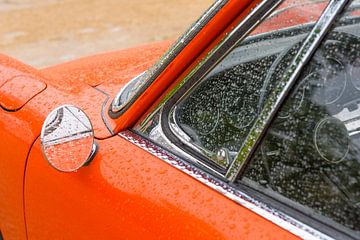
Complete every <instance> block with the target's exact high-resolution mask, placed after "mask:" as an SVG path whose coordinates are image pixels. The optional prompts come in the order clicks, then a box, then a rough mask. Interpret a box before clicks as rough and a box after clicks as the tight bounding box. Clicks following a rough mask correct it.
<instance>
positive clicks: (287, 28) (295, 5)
mask: <svg viewBox="0 0 360 240" xmlns="http://www.w3.org/2000/svg"><path fill="white" fill-rule="evenodd" d="M325 6H326V2H325V1H316V2H315V3H314V1H303V0H302V1H284V3H283V4H282V5H280V6H279V8H278V9H277V10H276V11H275V12H274V13H273V14H272V15H271V16H270V17H268V18H267V19H266V20H265V21H264V22H263V23H262V24H260V25H259V27H257V28H256V29H255V31H253V33H252V34H251V36H250V37H248V38H247V39H246V40H245V41H244V42H243V43H242V44H241V45H240V46H238V47H236V48H235V49H234V50H232V52H231V53H230V54H229V55H228V56H227V57H226V58H225V59H224V60H222V61H221V62H220V64H219V65H218V66H217V67H216V68H215V69H213V71H212V72H211V73H210V74H209V75H208V76H206V78H205V79H204V80H203V81H202V82H200V84H198V85H197V86H196V87H195V88H194V89H193V90H192V91H191V93H189V94H188V95H186V96H185V97H184V98H183V99H182V100H181V101H180V103H179V104H178V105H177V111H176V123H177V124H178V128H179V129H181V131H182V133H181V134H180V135H187V136H188V138H187V139H191V140H190V142H191V143H192V144H193V146H195V147H196V148H198V149H202V150H203V152H206V153H207V154H206V155H207V157H209V158H213V160H215V161H216V160H222V159H217V158H219V157H220V158H221V157H223V156H224V155H225V156H229V157H230V160H229V161H227V163H228V164H229V163H230V162H231V161H232V159H234V157H235V156H236V154H237V152H238V150H239V148H240V147H241V145H242V143H243V142H244V139H245V138H246V137H247V134H248V133H249V131H250V129H251V127H252V126H253V123H254V122H255V120H256V119H257V117H258V115H259V114H260V112H261V111H262V109H263V106H264V104H265V102H266V100H267V97H268V95H269V94H270V93H271V92H272V90H273V89H274V87H275V86H276V85H277V83H278V82H279V80H280V78H281V76H282V73H283V72H284V71H285V69H286V68H287V66H288V65H289V64H290V62H291V60H292V59H293V57H294V56H295V54H296V53H297V50H298V49H299V48H300V46H301V43H302V40H304V39H305V37H306V36H307V34H308V33H309V31H310V30H311V27H312V26H313V24H312V23H313V22H314V21H315V20H317V18H318V17H319V16H320V14H321V13H322V11H323V9H324V7H325ZM209 152H210V154H209ZM224 152H225V154H223V153H224ZM219 153H220V154H219ZM226 153H227V154H226Z"/></svg>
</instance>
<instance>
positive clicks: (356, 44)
mask: <svg viewBox="0 0 360 240" xmlns="http://www.w3.org/2000/svg"><path fill="white" fill-rule="evenodd" d="M358 3H359V1H355V2H353V3H352V5H351V6H350V8H349V9H348V10H347V12H346V13H345V14H344V16H342V18H341V19H340V20H339V21H338V23H337V24H336V26H335V28H334V29H333V30H332V31H331V32H330V33H329V34H328V35H327V37H326V38H325V40H324V41H323V43H322V45H321V46H320V47H319V49H318V50H317V51H316V53H315V55H314V57H313V58H312V60H311V61H310V63H309V64H308V65H307V66H306V68H305V70H304V72H303V73H302V75H301V76H300V78H299V79H298V82H297V85H296V86H295V88H294V90H293V92H292V93H291V95H290V96H289V98H288V100H287V101H286V102H285V104H284V106H283V107H282V108H281V109H280V111H279V113H278V114H277V117H276V119H275V121H274V122H273V124H272V126H271V127H270V129H269V130H268V132H267V134H266V136H265V138H264V140H263V142H262V143H261V145H260V147H259V148H258V150H257V152H256V153H255V156H254V158H253V159H252V161H251V163H250V166H249V167H248V169H247V170H246V172H245V175H244V177H243V179H242V182H244V183H248V184H250V185H254V184H255V183H256V184H255V185H254V186H256V187H257V188H260V190H261V191H262V192H267V193H270V194H271V195H272V196H274V197H276V198H278V199H280V200H281V201H285V202H287V203H288V204H290V205H291V206H293V207H299V208H301V209H302V210H304V209H305V210H306V209H308V210H309V211H310V212H311V213H314V211H315V215H317V216H318V218H319V219H323V220H324V221H328V222H331V223H332V224H333V225H335V226H336V225H338V226H339V227H340V228H342V227H341V226H340V225H342V226H345V227H346V228H347V229H351V230H352V231H353V235H355V236H359V234H360V17H359V16H360V11H359V9H358V7H357V6H358ZM280 195H281V196H280ZM283 197H286V198H285V200H284V198H283ZM286 199H288V200H286ZM289 200H290V201H289ZM299 204H300V206H299ZM324 217H325V218H324Z"/></svg>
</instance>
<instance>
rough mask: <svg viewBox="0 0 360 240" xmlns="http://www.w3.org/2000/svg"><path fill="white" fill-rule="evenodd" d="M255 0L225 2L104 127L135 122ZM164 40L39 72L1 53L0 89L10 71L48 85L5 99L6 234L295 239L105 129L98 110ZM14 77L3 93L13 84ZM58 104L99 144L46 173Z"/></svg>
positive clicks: (1, 116)
mask: <svg viewBox="0 0 360 240" xmlns="http://www.w3.org/2000/svg"><path fill="white" fill-rule="evenodd" d="M255 2H256V1H250V0H248V1H244V0H242V1H241V0H232V1H229V3H228V5H227V6H226V7H225V8H224V9H223V10H222V11H221V12H220V13H219V14H218V15H217V16H216V18H215V19H214V20H212V22H211V24H209V25H208V26H207V27H206V28H204V29H203V31H202V32H201V34H200V35H199V36H198V37H197V38H196V41H194V42H193V43H191V44H189V46H188V47H187V48H186V51H184V52H183V53H182V54H180V55H179V56H178V58H177V60H176V61H175V62H174V63H173V64H172V65H171V66H170V67H169V69H167V70H166V71H165V72H164V74H163V75H161V76H160V78H159V80H157V81H156V82H155V83H154V85H153V86H152V88H157V91H154V89H152V90H151V92H146V93H145V94H144V96H143V97H142V98H140V99H139V101H138V102H137V103H136V104H135V105H134V106H136V107H135V108H131V109H130V111H129V112H128V113H127V115H124V116H123V117H122V118H119V119H118V120H111V119H109V118H108V117H106V116H105V117H106V119H105V120H107V121H109V125H110V127H111V128H112V129H115V130H120V129H122V128H124V127H126V126H129V125H131V124H133V123H134V122H135V121H136V120H138V118H139V117H140V115H141V114H142V113H143V112H144V111H145V110H146V109H147V107H148V106H150V105H151V104H152V103H153V102H154V101H155V100H156V98H157V97H158V96H159V95H160V94H161V93H162V92H163V91H164V90H165V88H166V87H167V86H168V85H169V84H170V83H171V81H174V79H176V77H177V76H178V75H179V74H181V73H182V72H183V70H184V69H186V68H187V67H188V66H190V64H191V62H192V61H194V59H197V57H198V56H200V55H201V54H204V49H206V48H207V47H209V46H211V44H215V43H216V41H217V40H218V38H216V37H217V36H218V35H219V34H221V33H223V34H224V33H225V32H226V31H228V30H229V29H230V28H231V26H230V27H228V26H227V25H228V24H229V23H230V22H231V21H233V20H234V19H235V18H236V17H237V18H241V17H243V16H244V15H245V13H246V11H249V9H250V5H249V4H254V3H255ZM244 11H245V12H244ZM241 12H242V14H243V15H240V16H239V14H240V13H241ZM224 29H225V30H224ZM202 41H203V42H202ZM169 44H170V42H164V43H159V44H155V45H149V46H144V47H141V48H138V49H130V50H123V51H119V52H114V53H109V54H105V55H99V56H94V57H90V58H86V59H81V60H78V61H75V62H71V63H67V64H63V65H60V66H57V67H52V68H47V69H44V70H36V69H33V68H31V67H29V66H26V65H24V64H22V63H19V62H18V61H16V60H14V59H11V58H9V57H6V56H3V55H0V86H3V84H5V83H6V82H7V81H8V80H9V79H15V78H16V77H18V76H29V78H31V79H34V81H36V82H37V83H39V86H44V85H45V86H46V88H45V89H42V88H41V87H40V88H31V91H30V92H31V93H35V92H37V93H36V94H28V96H27V97H26V101H25V100H24V99H25V98H12V99H10V95H8V96H9V99H10V100H11V101H10V102H9V104H13V105H12V106H17V108H16V109H15V108H14V109H15V110H16V111H15V110H14V111H8V110H6V109H4V108H1V109H0V129H1V131H0V149H1V151H0V230H1V232H2V234H3V236H4V239H36V240H37V239H114V238H115V239H117V238H120V239H122V238H127V239H143V238H150V239H151V238H153V239H154V238H156V239H158V238H171V239H176V238H177V239H185V238H187V239H189V238H190V239H192V238H196V239H234V238H242V239H261V238H266V239H295V238H296V237H295V236H293V235H292V234H290V233H288V232H287V231H285V230H283V229H281V228H280V227H278V226H276V225H274V224H273V223H271V222H269V221H267V220H265V219H263V218H262V217H260V216H258V215H257V214H254V213H253V212H252V211H250V210H248V209H246V208H244V207H242V206H240V205H238V204H237V203H235V202H233V201H231V200H229V199H228V198H226V197H225V196H223V195H222V194H220V193H218V192H216V191H215V190H213V189H211V188H209V187H207V186H205V185H203V184H202V183H200V182H198V181H196V180H195V179H193V178H191V177H190V176H188V175H186V174H185V173H183V172H181V171H179V170H177V169H175V168H174V167H172V166H170V165H169V164H167V163H165V162H163V161H162V160H160V159H158V158H156V157H154V156H152V155H150V154H149V153H147V152H146V151H144V150H143V149H141V148H138V147H137V146H135V145H133V144H131V143H130V142H128V141H126V140H125V139H122V138H121V137H119V136H113V135H112V133H110V132H109V130H108V129H107V127H106V125H105V123H104V119H103V116H102V112H104V113H105V114H106V112H107V107H108V105H109V101H110V100H111V97H113V96H114V95H115V93H116V92H117V91H118V90H119V88H120V87H121V86H123V85H124V84H125V83H126V82H127V81H128V80H130V79H131V78H133V77H134V76H136V75H138V74H139V73H141V72H142V71H143V70H145V69H147V68H148V67H149V66H150V65H151V64H152V63H154V61H155V60H156V58H158V56H160V55H161V54H162V53H163V52H164V51H165V49H166V48H167V47H168V46H169ZM192 54H193V55H192ZM16 83H17V82H15V85H12V87H10V91H8V92H11V90H14V91H15V90H16V86H18V85H17V84H16ZM160 85H161V86H160ZM95 87H96V88H95ZM34 89H37V90H34ZM12 94H17V92H13V93H12ZM62 104H72V105H76V106H78V107H80V108H81V109H83V110H84V112H85V113H86V114H87V115H88V116H89V118H90V120H91V122H92V124H93V126H94V131H95V137H96V139H97V140H96V141H97V142H98V144H99V151H98V153H97V154H96V156H95V159H94V160H93V161H92V162H91V163H90V165H89V166H88V167H84V168H82V169H80V170H79V171H78V172H76V173H72V174H69V173H61V172H58V171H56V170H55V169H53V168H52V167H51V166H50V165H49V164H48V163H47V162H46V160H45V159H44V157H43V155H42V154H41V150H40V143H39V140H38V136H39V134H40V131H41V127H42V124H43V122H44V120H45V118H46V116H47V115H48V114H49V113H50V111H52V110H53V109H54V108H56V107H58V106H59V105H62ZM20 105H21V107H19V106H20ZM32 146H33V147H32ZM31 147H32V148H31ZM30 149H31V151H30ZM29 151H30V152H29ZM25 171H26V175H24V174H25Z"/></svg>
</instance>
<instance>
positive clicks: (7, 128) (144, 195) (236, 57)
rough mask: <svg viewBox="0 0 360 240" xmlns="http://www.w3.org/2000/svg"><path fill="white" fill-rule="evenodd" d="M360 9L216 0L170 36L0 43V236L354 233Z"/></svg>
mask: <svg viewBox="0 0 360 240" xmlns="http://www.w3.org/2000/svg"><path fill="white" fill-rule="evenodd" d="M189 7H191V6H189ZM359 15H360V1H358V0H353V1H350V0H219V1H216V2H215V3H214V4H213V5H212V6H211V7H210V8H209V9H208V10H207V11H206V12H205V13H204V14H203V15H202V16H201V17H200V18H199V20H198V21H196V22H195V23H194V24H193V25H192V26H191V27H190V28H189V30H188V31H187V32H185V33H184V35H183V36H181V37H180V38H179V39H178V40H177V41H176V42H174V43H173V42H172V41H165V42H160V43H152V44H149V45H146V46H141V47H137V48H132V49H127V50H120V51H115V52H111V53H105V54H99V55H95V56H90V57H86V58H83V59H79V60H74V61H71V62H67V63H63V64H60V65H56V66H52V67H48V68H45V69H35V68H33V67H31V66H28V65H26V64H24V63H22V62H19V61H17V60H15V59H13V58H11V57H9V56H5V55H0V106H1V109H0V239H4V240H8V239H29V240H41V239H277V240H279V239H299V238H302V239H360V108H359V107H360V17H359ZM164 52H165V53H164Z"/></svg>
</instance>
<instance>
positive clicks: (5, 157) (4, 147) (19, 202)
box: [0, 55, 110, 239]
mask: <svg viewBox="0 0 360 240" xmlns="http://www.w3.org/2000/svg"><path fill="white" fill-rule="evenodd" d="M19 76H28V77H29V79H34V80H36V82H37V84H36V85H35V86H44V84H45V85H46V86H47V87H46V89H45V90H42V92H40V93H38V94H35V95H32V94H30V95H28V96H27V97H28V98H27V99H26V104H25V105H23V104H24V98H22V97H20V98H12V101H10V102H6V104H13V105H12V106H20V105H21V106H22V107H21V108H20V109H18V110H16V111H15V110H12V111H8V110H6V109H4V108H3V105H1V106H2V107H1V109H0V129H1V130H0V149H1V151H0V230H1V232H2V234H3V236H4V238H5V239H26V231H25V221H24V211H23V202H24V198H23V187H24V185H23V181H24V173H25V166H26V158H27V155H28V152H29V150H30V148H31V146H32V144H33V142H34V141H35V139H36V138H37V137H38V136H39V134H40V131H41V127H42V124H43V122H44V120H45V118H46V116H47V115H48V114H49V112H50V111H51V110H53V109H54V108H55V107H57V106H59V105H61V104H64V103H72V104H74V105H77V106H79V107H80V108H82V109H84V110H85V112H86V113H87V114H88V116H90V118H91V120H92V123H93V125H94V129H95V135H96V136H97V137H98V138H106V137H109V136H110V133H109V131H108V130H107V128H106V126H105V125H104V122H103V120H102V118H101V110H102V103H103V102H105V100H106V95H104V94H103V93H101V92H99V91H97V90H95V89H94V88H92V87H90V86H88V85H86V84H83V83H81V84H77V82H75V81H74V82H71V81H67V82H66V80H64V81H63V82H62V83H63V84H64V85H61V86H58V85H55V84H53V80H49V79H47V78H46V77H44V75H43V74H41V72H39V71H38V70H36V69H33V68H31V67H29V66H26V65H25V64H22V63H20V62H18V61H16V60H14V59H11V58H9V57H7V56H4V55H0V81H1V82H2V86H4V84H6V82H8V80H10V79H13V80H16V79H20V77H19ZM39 82H41V84H39ZM15 83H16V82H15ZM20 83H21V82H20ZM66 84H68V85H66ZM20 85H21V84H20ZM59 85H60V84H59ZM11 86H12V87H13V88H11V89H9V91H8V92H9V93H10V94H12V95H16V94H18V92H17V91H18V85H16V84H12V85H11ZM30 86H32V85H30ZM31 89H32V88H30V90H31ZM37 89H38V90H39V89H41V88H37ZM12 90H13V91H12ZM32 90H34V89H32ZM30 92H31V91H30ZM25 95H26V94H25ZM25 95H24V96H25ZM7 97H9V96H8V95H7ZM2 98H4V96H3V95H2Z"/></svg>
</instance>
